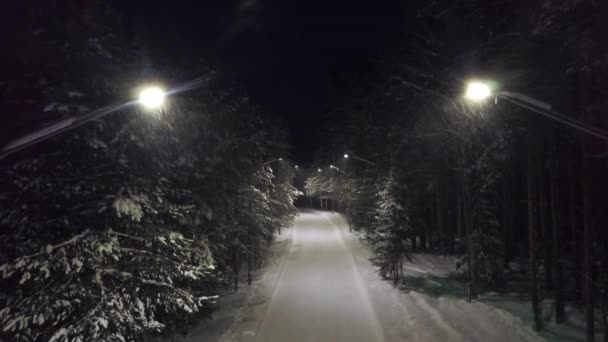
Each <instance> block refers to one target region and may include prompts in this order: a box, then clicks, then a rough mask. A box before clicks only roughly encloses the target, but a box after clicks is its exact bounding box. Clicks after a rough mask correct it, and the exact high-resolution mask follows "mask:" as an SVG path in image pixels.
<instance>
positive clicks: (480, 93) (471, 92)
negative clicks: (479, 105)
mask: <svg viewBox="0 0 608 342" xmlns="http://www.w3.org/2000/svg"><path fill="white" fill-rule="evenodd" d="M490 95H492V90H491V89H490V86H489V85H487V84H486V83H483V82H479V81H471V82H469V84H468V85H467V91H466V93H465V95H464V96H465V97H466V98H467V99H469V100H472V101H483V100H485V99H486V98H488V97H489V96H490Z"/></svg>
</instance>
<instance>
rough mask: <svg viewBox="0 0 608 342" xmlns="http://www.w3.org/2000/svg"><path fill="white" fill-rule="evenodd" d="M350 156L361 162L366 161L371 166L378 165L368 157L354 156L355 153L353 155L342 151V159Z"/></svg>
mask: <svg viewBox="0 0 608 342" xmlns="http://www.w3.org/2000/svg"><path fill="white" fill-rule="evenodd" d="M350 157H352V158H353V159H357V160H359V161H362V162H364V163H366V164H369V165H371V166H374V167H377V166H378V164H376V163H374V162H373V161H371V160H368V159H365V158H361V157H359V156H356V155H354V154H348V153H344V159H348V158H350Z"/></svg>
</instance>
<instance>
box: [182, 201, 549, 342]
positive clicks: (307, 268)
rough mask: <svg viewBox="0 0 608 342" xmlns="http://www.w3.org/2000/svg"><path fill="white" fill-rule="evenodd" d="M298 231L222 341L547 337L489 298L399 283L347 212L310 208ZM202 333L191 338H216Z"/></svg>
mask: <svg viewBox="0 0 608 342" xmlns="http://www.w3.org/2000/svg"><path fill="white" fill-rule="evenodd" d="M291 233H292V235H291V239H292V242H291V247H290V248H289V249H288V251H286V252H284V253H283V256H282V257H281V258H280V260H279V261H278V262H276V263H275V264H274V267H270V268H269V270H268V271H267V274H266V275H265V276H264V277H262V278H261V279H260V281H259V282H258V283H257V286H258V288H255V286H254V289H253V290H251V292H250V296H249V297H248V300H247V301H248V303H249V304H247V306H246V307H245V308H243V309H240V310H236V311H234V312H238V313H239V314H238V316H239V317H240V318H239V320H238V321H237V322H235V323H233V324H232V326H231V327H230V329H229V331H228V332H225V333H224V334H223V336H222V338H220V339H219V340H220V341H269V342H270V341H336V342H339V341H349V342H351V341H467V342H468V341H505V342H506V341H541V340H542V339H541V338H540V337H539V336H538V335H537V334H536V333H534V332H533V331H532V330H530V329H529V328H526V327H524V326H523V325H522V323H521V321H519V320H518V319H515V318H513V317H512V316H510V315H509V314H507V313H505V312H503V311H500V310H497V309H495V308H493V307H491V306H488V305H486V304H483V303H473V304H471V303H467V302H466V301H464V300H457V299H450V298H443V297H440V298H432V297H429V296H427V295H425V294H422V293H418V292H414V291H412V292H410V293H405V292H403V291H400V290H398V289H395V288H394V287H393V286H392V285H391V283H390V282H387V281H384V280H382V279H380V277H379V276H378V274H377V273H376V269H375V267H374V266H372V265H371V264H370V262H369V261H368V259H369V256H370V251H369V249H368V248H367V246H365V244H363V243H362V242H361V241H359V239H358V238H357V237H356V236H354V235H353V234H351V233H349V232H348V227H347V225H346V222H345V221H344V219H343V218H342V217H341V216H340V215H337V214H330V213H326V212H319V211H306V212H302V213H300V215H299V217H298V218H297V219H296V223H295V227H294V230H292V232H291ZM243 317H244V318H243ZM203 330H206V329H203ZM196 335H197V334H195V336H192V335H191V336H190V338H189V340H190V341H207V340H209V339H205V338H204V336H203V335H198V338H196Z"/></svg>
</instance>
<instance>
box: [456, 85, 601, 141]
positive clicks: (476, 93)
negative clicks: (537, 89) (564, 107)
mask: <svg viewBox="0 0 608 342" xmlns="http://www.w3.org/2000/svg"><path fill="white" fill-rule="evenodd" d="M491 96H494V97H495V98H500V99H503V100H505V101H508V102H510V103H512V104H514V105H516V106H518V107H521V108H524V109H527V110H529V111H532V112H534V113H536V114H539V115H542V116H544V117H546V118H549V119H551V120H554V121H557V122H559V123H561V124H563V125H566V126H568V127H570V128H574V129H576V130H578V131H581V132H584V133H587V134H589V135H592V136H594V137H596V138H598V139H602V140H604V141H608V132H606V131H603V130H601V129H598V128H595V127H593V126H590V125H588V124H586V123H584V122H581V121H579V120H575V119H572V118H570V117H568V116H566V115H563V114H560V113H557V112H555V111H553V110H552V106H551V105H550V104H548V103H546V102H543V101H540V100H538V99H535V98H533V97H530V96H528V95H524V94H521V93H516V92H511V91H506V90H501V91H497V92H493V91H492V87H491V86H490V85H489V84H488V82H483V81H470V82H469V83H468V84H467V88H466V92H465V95H464V97H465V98H466V99H467V100H469V101H473V102H483V101H484V100H486V99H487V98H489V97H491Z"/></svg>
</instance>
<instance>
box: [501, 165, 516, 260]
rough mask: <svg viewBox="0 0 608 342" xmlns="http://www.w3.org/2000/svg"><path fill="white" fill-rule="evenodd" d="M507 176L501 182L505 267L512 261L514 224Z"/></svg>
mask: <svg viewBox="0 0 608 342" xmlns="http://www.w3.org/2000/svg"><path fill="white" fill-rule="evenodd" d="M508 186H509V184H508V180H507V176H505V177H503V179H502V182H501V202H502V234H503V240H504V246H503V267H504V268H508V267H509V261H511V236H512V235H513V234H512V232H511V230H512V229H513V225H512V224H511V222H512V221H513V213H512V211H511V198H510V196H509V190H508Z"/></svg>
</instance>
